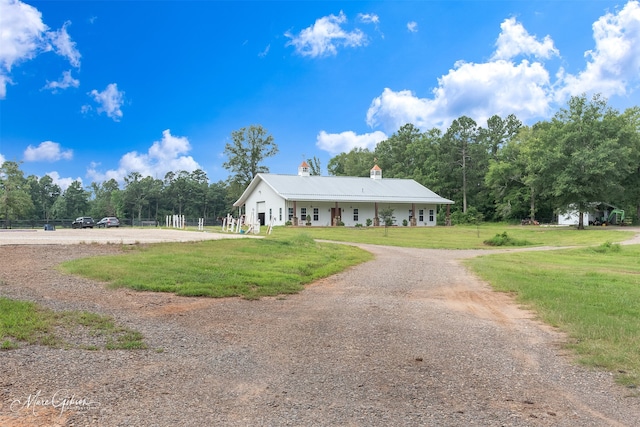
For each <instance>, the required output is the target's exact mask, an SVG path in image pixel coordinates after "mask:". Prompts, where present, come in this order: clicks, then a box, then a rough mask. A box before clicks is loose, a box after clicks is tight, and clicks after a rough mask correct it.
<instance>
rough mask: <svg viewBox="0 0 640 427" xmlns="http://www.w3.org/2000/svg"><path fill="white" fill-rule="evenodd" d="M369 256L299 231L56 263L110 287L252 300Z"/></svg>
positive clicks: (288, 290)
mask: <svg viewBox="0 0 640 427" xmlns="http://www.w3.org/2000/svg"><path fill="white" fill-rule="evenodd" d="M370 259H372V255H371V254H370V253H368V252H366V251H363V250H362V249H359V248H356V247H354V246H348V245H338V244H329V243H317V242H315V241H314V240H313V239H312V238H311V237H309V236H308V235H306V234H300V233H299V234H297V235H295V236H292V237H284V238H282V237H270V238H265V239H230V240H212V241H204V242H193V243H166V244H154V245H149V246H140V247H138V249H137V250H132V251H129V252H128V253H127V254H126V255H115V256H102V257H92V258H84V259H79V260H74V261H69V262H65V263H63V264H62V265H61V268H62V270H63V271H65V272H68V273H72V274H79V275H82V276H86V277H90V278H93V279H96V280H99V281H103V282H107V283H109V284H110V285H111V286H113V287H127V288H131V289H136V290H145V291H157V292H173V293H175V294H177V295H183V296H207V297H234V296H240V297H243V298H246V299H256V298H260V297H263V296H270V295H280V294H292V293H296V292H299V291H300V290H301V289H302V287H303V286H304V285H305V284H307V283H310V282H312V281H314V280H317V279H319V278H322V277H327V276H329V275H331V274H334V273H337V272H340V271H342V270H344V269H345V268H347V267H349V266H352V265H355V264H358V263H361V262H364V261H368V260H370Z"/></svg>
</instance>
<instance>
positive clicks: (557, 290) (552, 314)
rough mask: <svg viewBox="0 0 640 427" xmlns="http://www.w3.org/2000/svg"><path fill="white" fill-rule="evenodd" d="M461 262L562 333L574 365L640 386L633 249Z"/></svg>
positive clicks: (637, 253)
mask: <svg viewBox="0 0 640 427" xmlns="http://www.w3.org/2000/svg"><path fill="white" fill-rule="evenodd" d="M466 264H467V265H468V266H470V267H471V268H472V269H473V270H474V271H475V272H476V273H477V274H478V275H480V276H481V277H482V278H483V279H485V280H487V281H488V282H489V283H491V285H492V286H493V287H494V288H495V289H496V290H498V291H503V292H514V293H515V294H516V298H517V300H518V301H519V302H521V303H522V304H523V305H524V306H525V307H528V308H531V309H533V310H535V311H536V312H537V313H538V315H539V316H540V318H541V319H542V320H543V321H545V322H546V323H548V324H550V325H553V326H556V327H558V328H559V329H560V330H562V331H564V332H566V333H567V334H568V336H569V338H570V343H569V344H568V346H569V347H570V348H571V349H573V350H574V351H575V353H576V354H577V356H578V360H579V362H581V363H584V364H586V365H588V366H594V367H600V368H605V369H607V370H610V371H611V372H614V373H616V375H617V380H618V381H619V382H620V383H622V384H624V385H627V386H630V387H638V386H640V350H639V349H640V246H639V245H634V246H625V247H621V246H620V245H616V244H611V243H609V242H607V243H604V244H602V245H600V246H596V247H592V248H583V249H571V250H558V251H554V252H553V253H549V252H520V253H511V254H500V255H488V256H483V257H479V258H474V259H470V260H467V261H466Z"/></svg>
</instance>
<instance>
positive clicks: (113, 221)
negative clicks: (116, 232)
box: [96, 216, 120, 228]
mask: <svg viewBox="0 0 640 427" xmlns="http://www.w3.org/2000/svg"><path fill="white" fill-rule="evenodd" d="M96 226H98V227H103V228H111V227H120V220H119V219H118V218H116V217H115V216H107V217H104V218H102V219H101V220H100V221H98V222H97V223H96Z"/></svg>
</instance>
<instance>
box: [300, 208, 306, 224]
mask: <svg viewBox="0 0 640 427" xmlns="http://www.w3.org/2000/svg"><path fill="white" fill-rule="evenodd" d="M300 219H301V220H303V221H306V220H307V208H300Z"/></svg>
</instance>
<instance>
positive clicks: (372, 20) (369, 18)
mask: <svg viewBox="0 0 640 427" xmlns="http://www.w3.org/2000/svg"><path fill="white" fill-rule="evenodd" d="M358 19H359V20H360V21H361V22H364V23H365V24H375V25H378V24H379V23H380V17H379V16H378V15H376V14H375V13H359V14H358Z"/></svg>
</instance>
